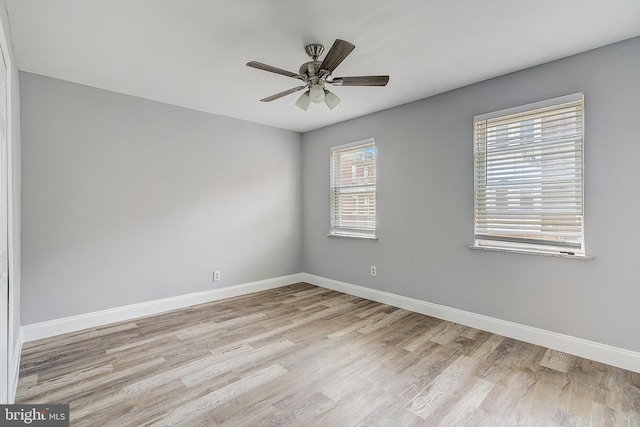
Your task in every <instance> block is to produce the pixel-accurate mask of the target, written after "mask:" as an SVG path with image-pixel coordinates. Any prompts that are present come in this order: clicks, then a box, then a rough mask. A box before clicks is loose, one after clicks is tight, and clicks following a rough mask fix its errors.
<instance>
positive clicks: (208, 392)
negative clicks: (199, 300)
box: [16, 283, 640, 427]
mask: <svg viewBox="0 0 640 427" xmlns="http://www.w3.org/2000/svg"><path fill="white" fill-rule="evenodd" d="M16 403H68V404H69V405H70V412H71V425H72V426H101V425H106V426H118V427H122V426H143V425H144V426H147V425H151V426H161V425H162V426H165V425H183V426H213V425H216V426H217V425H224V426H285V425H286V426H463V425H469V426H491V427H493V426H628V427H631V426H640V374H638V373H633V372H630V371H625V370H623V369H618V368H614V367H611V366H608V365H604V364H601V363H597V362H593V361H590V360H586V359H581V358H578V357H574V356H571V355H568V354H564V353H560V352H557V351H553V350H549V349H545V348H542V347H538V346H535V345H532V344H527V343H524V342H520V341H517V340H513V339H509V338H505V337H502V336H498V335H494V334H490V333H487V332H482V331H479V330H476V329H472V328H469V327H465V326H462V325H458V324H455V323H451V322H446V321H442V320H438V319H435V318H432V317H428V316H424V315H420V314H417V313H412V312H410V311H406V310H402V309H398V308H395V307H391V306H387V305H384V304H379V303H376V302H372V301H368V300H365V299H362V298H358V297H354V296H350V295H345V294H341V293H339V292H334V291H329V290H326V289H323V288H317V287H315V286H312V285H308V284H305V283H299V284H295V285H291V286H287V287H283V288H279V289H274V290H270V291H265V292H261V293H256V294H252V295H247V296H242V297H237V298H231V299H227V300H223V301H217V302H213V303H208V304H203V305H199V306H196V307H191V308H188V309H183V310H176V311H172V312H169V313H165V314H162V315H157V316H150V317H145V318H140V319H136V320H135V321H128V322H122V323H117V324H112V325H109V326H105V327H100V328H93V329H88V330H85V331H81V332H76V333H71V334H67V335H63V336H57V337H53V338H48V339H44V340H40V341H36V342H31V343H26V344H25V346H24V348H23V354H22V365H21V371H20V380H19V385H18V391H17V402H16Z"/></svg>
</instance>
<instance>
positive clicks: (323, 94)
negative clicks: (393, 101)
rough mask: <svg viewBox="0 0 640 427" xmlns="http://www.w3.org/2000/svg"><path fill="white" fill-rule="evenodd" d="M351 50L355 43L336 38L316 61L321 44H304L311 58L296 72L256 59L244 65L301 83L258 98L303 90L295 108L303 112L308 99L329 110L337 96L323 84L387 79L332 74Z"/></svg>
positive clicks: (374, 83) (383, 80)
mask: <svg viewBox="0 0 640 427" xmlns="http://www.w3.org/2000/svg"><path fill="white" fill-rule="evenodd" d="M353 49H355V45H353V44H352V43H349V42H348V41H345V40H340V39H336V41H335V42H334V43H333V45H332V46H331V49H329V52H328V53H327V55H326V56H325V58H324V60H322V61H318V57H319V56H320V55H322V53H323V52H324V46H322V45H321V44H318V43H314V44H310V45H307V46H305V48H304V50H305V52H306V53H307V55H309V57H310V58H311V61H309V62H306V63H304V64H302V66H300V71H299V72H298V73H293V72H291V71H287V70H283V69H281V68H278V67H273V66H271V65H267V64H263V63H261V62H257V61H250V62H248V63H247V67H251V68H256V69H258V70H263V71H269V72H271V73H275V74H280V75H283V76H287V77H292V78H294V79H299V80H302V82H303V83H304V85H302V86H296V87H294V88H291V89H287V90H285V91H282V92H279V93H276V94H275V95H271V96H268V97H266V98H262V99H261V100H260V101H262V102H271V101H275V100H276V99H280V98H282V97H283V96H287V95H290V94H292V93H294V92H298V91H300V90H303V89H307V91H306V92H305V93H303V94H302V95H301V96H300V97H299V98H298V100H297V101H296V104H295V105H296V106H297V107H299V108H300V109H302V110H304V111H307V109H308V108H309V105H310V103H311V102H313V103H315V104H321V103H322V102H324V103H325V104H326V105H327V107H329V109H330V110H333V109H334V108H335V107H336V106H337V105H338V104H339V103H340V98H338V96H337V95H336V94H334V93H333V92H330V91H328V90H327V89H325V84H331V85H334V86H386V85H387V83H388V82H389V76H356V77H333V71H334V70H335V69H336V68H337V67H338V65H340V64H341V63H342V61H344V59H345V58H346V57H347V56H348V55H349V54H350V53H351V51H353Z"/></svg>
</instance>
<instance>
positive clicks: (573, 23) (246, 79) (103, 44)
mask: <svg viewBox="0 0 640 427" xmlns="http://www.w3.org/2000/svg"><path fill="white" fill-rule="evenodd" d="M6 3H7V10H8V14H9V23H10V28H11V34H12V38H13V47H14V52H15V57H16V62H17V65H18V68H19V69H21V70H24V71H29V72H32V73H37V74H42V75H45V76H50V77H55V78H59V79H63V80H68V81H72V82H77V83H81V84H85V85H89V86H94V87H98V88H102V89H107V90H111V91H115V92H120V93H125V94H129V95H134V96H139V97H142V98H146V99H151V100H155V101H160V102H165V103H169V104H174V105H179V106H183V107H187V108H192V109H195V110H200V111H205V112H209V113H215V114H221V115H224V116H229V117H235V118H239V119H243V120H248V121H251V122H256V123H263V124H266V125H270V126H275V127H279V128H283V129H290V130H294V131H299V132H305V131H309V130H312V129H317V128H320V127H323V126H327V125H330V124H333V123H338V122H341V121H344V120H348V119H351V118H355V117H359V116H362V115H365V114H369V113H372V112H375V111H380V110H384V109H387V108H390V107H393V106H396V105H400V104H404V103H407V102H411V101H414V100H418V99H421V98H425V97H427V96H430V95H434V94H437V93H441V92H444V91H447V90H450V89H454V88H457V87H461V86H464V85H467V84H470V83H474V82H477V81H481V80H485V79H487V78H491V77H495V76H498V75H502V74H505V73H509V72H512V71H516V70H520V69H523V68H527V67H531V66H533V65H537V64H541V63H544V62H548V61H552V60H555V59H558V58H562V57H565V56H568V55H572V54H576V53H579V52H583V51H586V50H589V49H593V48H596V47H599V46H603V45H606V44H609V43H613V42H616V41H619V40H624V39H627V38H631V37H634V36H638V35H640V1H639V0H606V1H605V0H529V1H524V0H522V1H520V0H396V1H389V0H322V1H307V0H108V1H107V0H6ZM336 38H341V39H345V40H348V41H350V42H352V43H354V44H355V45H356V49H355V50H354V51H353V52H352V53H351V55H350V56H348V57H347V59H346V60H345V61H344V62H343V63H342V64H341V65H340V66H339V67H338V68H337V70H336V71H335V72H334V75H336V76H350V75H375V74H389V75H390V76H391V78H390V81H389V84H388V85H387V86H386V87H384V88H380V87H332V89H331V90H332V91H333V92H335V93H336V94H337V95H338V96H339V97H340V98H341V99H342V103H341V104H340V105H338V107H336V108H335V109H334V110H331V111H330V110H329V109H328V108H327V107H326V106H325V105H324V104H319V105H315V104H312V105H311V106H310V107H309V110H308V111H307V112H303V111H302V110H300V109H298V108H297V107H295V106H294V103H295V101H296V99H297V97H298V95H299V94H294V95H289V96H287V97H284V98H281V99H279V100H276V101H273V102H271V103H263V102H259V101H258V100H259V99H261V98H264V97H266V96H268V95H272V94H274V93H277V92H280V91H283V90H285V89H288V88H291V87H294V86H298V84H299V81H298V80H295V79H291V78H288V77H284V76H280V75H277V74H272V73H267V72H264V71H260V70H256V69H252V68H249V67H246V66H245V64H246V63H247V62H248V61H250V60H255V61H259V62H264V63H267V64H269V65H274V66H276V67H279V68H284V69H287V70H290V71H293V72H297V71H298V68H299V67H300V65H301V64H302V63H304V62H306V61H308V57H307V56H306V54H305V52H304V46H305V45H306V44H309V43H317V42H320V43H322V44H324V45H325V49H326V50H329V47H330V46H331V44H332V43H333V41H334V40H335V39H336ZM325 52H326V51H325Z"/></svg>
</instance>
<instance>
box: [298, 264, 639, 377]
mask: <svg viewBox="0 0 640 427" xmlns="http://www.w3.org/2000/svg"><path fill="white" fill-rule="evenodd" d="M302 281H303V282H306V283H310V284H312V285H316V286H321V287H323V288H327V289H333V290H335V291H339V292H343V293H345V294H349V295H355V296H358V297H361V298H366V299H369V300H372V301H377V302H380V303H383V304H388V305H392V306H394V307H399V308H404V309H406V310H410V311H413V312H416V313H421V314H426V315H427V316H431V317H436V318H438V319H443V320H448V321H450V322H455V323H459V324H461V325H466V326H470V327H472V328H476V329H481V330H483V331H487V332H491V333H494V334H498V335H502V336H505V337H509V338H514V339H517V340H520V341H525V342H528V343H531V344H536V345H539V346H542V347H547V348H551V349H553V350H557V351H561V352H564V353H568V354H573V355H574V356H579V357H584V358H586V359H591V360H595V361H597V362H602V363H606V364H608V365H612V366H617V367H619V368H623V369H628V370H630V371H634V372H640V353H638V352H635V351H631V350H625V349H622V348H618V347H613V346H610V345H606V344H600V343H597V342H594V341H589V340H585V339H582V338H576V337H572V336H570V335H563V334H559V333H557V332H552V331H547V330H544V329H538V328H533V327H531V326H526V325H521V324H519V323H514V322H508V321H505V320H500V319H496V318H493V317H489V316H484V315H481V314H476V313H471V312H468V311H464V310H459V309H456V308H452V307H447V306H444V305H439V304H434V303H430V302H426V301H422V300H418V299H415V298H408V297H404V296H401V295H396V294H392V293H389V292H384V291H379V290H375V289H370V288H365V287H363V286H358V285H353V284H350V283H345V282H340V281H337V280H333V279H327V278H324V277H320V276H315V275H312V274H308V273H303V277H302Z"/></svg>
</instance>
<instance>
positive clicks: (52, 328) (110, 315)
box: [9, 273, 640, 402]
mask: <svg viewBox="0 0 640 427" xmlns="http://www.w3.org/2000/svg"><path fill="white" fill-rule="evenodd" d="M298 282H306V283H310V284H312V285H316V286H321V287H323V288H327V289H332V290H335V291H339V292H343V293H345V294H349V295H355V296H359V297H361V298H366V299H369V300H372V301H377V302H380V303H383V304H389V305H392V306H394V307H399V308H403V309H406V310H410V311H413V312H416V313H421V314H425V315H427V316H432V317H436V318H438V319H443V320H448V321H450V322H455V323H459V324H461V325H466V326H470V327H473V328H476V329H481V330H483V331H487V332H492V333H494V334H498V335H503V336H505V337H509V338H514V339H518V340H521V341H525V342H529V343H532V344H536V345H539V346H542V347H547V348H551V349H553V350H557V351H562V352H564V353H568V354H573V355H575V356H579V357H584V358H587V359H591V360H595V361H597V362H602V363H606V364H608V365H612V366H617V367H619V368H623V369H628V370H630V371H634V372H640V353H638V352H635V351H631V350H626V349H623V348H618V347H613V346H610V345H606V344H601V343H597V342H594V341H589V340H585V339H582V338H576V337H572V336H570V335H564V334H559V333H557V332H552V331H547V330H544V329H538V328H534V327H531V326H526V325H521V324H519V323H514V322H509V321H506V320H501V319H496V318H493V317H489V316H484V315H482V314H476V313H472V312H468V311H464V310H459V309H457V308H452V307H447V306H444V305H440V304H434V303H430V302H427V301H422V300H418V299H415V298H409V297H405V296H402V295H396V294H392V293H390V292H384V291H379V290H376V289H371V288H366V287H363V286H358V285H353V284H351V283H346V282H340V281H338V280H333V279H327V278H324V277H320V276H315V275H313V274H308V273H298V274H292V275H289V276H282V277H277V278H273V279H266V280H260V281H257V282H251V283H245V284H241V285H235V286H229V287H227V288H220V289H213V290H210V291H204V292H198V293H193V294H187V295H181V296H177V297H172V298H165V299H161V300H155V301H149V302H145V303H140V304H133V305H128V306H125V307H118V308H114V309H109V310H102V311H98V312H94V313H87V314H82V315H78V316H71V317H66V318H63V319H56V320H52V321H47V322H40V323H34V324H31V325H25V326H22V327H21V328H20V335H19V337H18V343H17V345H16V349H15V352H16V354H14V355H13V360H12V362H11V363H12V365H11V367H12V368H13V371H11V372H9V381H14V384H15V385H17V379H18V373H19V365H20V350H21V348H22V343H23V342H29V341H35V340H38V339H41V338H48V337H52V336H55V335H60V334H66V333H69V332H75V331H79V330H82V329H87V328H93V327H97V326H102V325H106V324H109V323H115V322H121V321H125V320H130V319H135V318H137V317H143V316H149V315H153V314H159V313H163V312H166V311H170V310H176V309H180V308H184V307H189V306H192V305H197V304H203V303H207V302H211V301H217V300H221V299H225V298H231V297H235V296H241V295H247V294H251V293H254V292H260V291H265V290H268V289H275V288H279V287H282V286H287V285H291V284H294V283H298ZM11 389H12V387H10V390H11ZM14 389H15V388H14ZM14 398H15V391H14V392H13V395H12V396H9V399H10V400H9V401H10V402H12V401H13V399H14Z"/></svg>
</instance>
